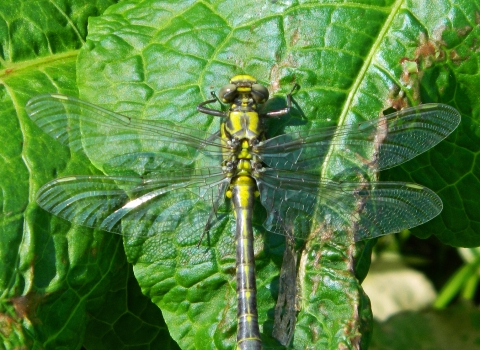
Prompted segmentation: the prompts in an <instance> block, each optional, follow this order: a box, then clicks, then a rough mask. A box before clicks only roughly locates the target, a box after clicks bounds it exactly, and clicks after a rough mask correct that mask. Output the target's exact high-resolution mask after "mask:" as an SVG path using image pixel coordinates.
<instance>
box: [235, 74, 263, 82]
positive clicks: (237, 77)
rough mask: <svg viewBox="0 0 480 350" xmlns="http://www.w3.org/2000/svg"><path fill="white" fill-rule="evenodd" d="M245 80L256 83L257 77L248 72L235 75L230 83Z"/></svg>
mask: <svg viewBox="0 0 480 350" xmlns="http://www.w3.org/2000/svg"><path fill="white" fill-rule="evenodd" d="M243 81H248V82H251V83H256V82H257V79H255V78H254V77H252V76H251V75H248V74H239V75H235V76H234V77H233V78H232V79H230V83H232V84H235V83H238V82H243Z"/></svg>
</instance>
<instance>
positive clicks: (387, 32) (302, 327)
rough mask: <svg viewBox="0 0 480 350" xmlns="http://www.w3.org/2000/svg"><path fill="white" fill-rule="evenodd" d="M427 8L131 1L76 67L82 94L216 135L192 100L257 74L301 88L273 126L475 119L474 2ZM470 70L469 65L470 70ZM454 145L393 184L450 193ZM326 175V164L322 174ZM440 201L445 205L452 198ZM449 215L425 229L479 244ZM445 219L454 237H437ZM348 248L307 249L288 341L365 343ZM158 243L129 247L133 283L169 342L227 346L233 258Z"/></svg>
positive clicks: (268, 300) (266, 242)
mask: <svg viewBox="0 0 480 350" xmlns="http://www.w3.org/2000/svg"><path fill="white" fill-rule="evenodd" d="M422 6H423V5H422V3H420V2H415V1H412V2H391V3H387V4H379V3H378V2H374V1H372V2H371V3H370V2H368V1H367V2H362V4H358V3H355V2H352V3H347V4H345V3H341V4H335V3H322V2H316V1H315V2H303V3H301V4H299V3H296V4H283V3H271V4H268V5H265V6H264V7H262V8H261V9H259V8H258V4H257V3H253V2H252V3H251V4H250V3H249V2H242V3H241V4H240V3H238V2H237V3H236V5H235V4H232V3H231V2H228V3H227V2H216V1H213V2H209V3H204V2H193V1H192V2H181V3H172V4H167V3H165V2H161V3H160V2H156V1H126V2H122V3H121V4H119V5H118V6H115V7H112V8H111V9H109V11H108V14H106V15H104V16H102V17H99V18H98V19H95V20H94V21H92V22H91V27H90V33H89V37H88V41H87V45H86V46H85V48H84V50H82V52H81V55H80V59H79V87H80V91H81V95H82V97H83V98H85V99H87V100H89V101H92V102H94V103H97V104H100V105H102V106H104V107H106V108H108V109H112V110H115V111H120V112H123V113H125V114H129V115H132V116H137V117H140V118H146V119H155V120H156V119H166V120H173V121H175V122H177V123H180V124H182V125H186V126H191V127H197V128H198V127H200V128H202V129H204V130H210V131H212V132H214V131H215V130H217V128H218V120H216V119H215V118H208V117H205V116H202V115H199V114H198V113H197V112H196V109H195V106H196V105H197V104H198V103H199V102H201V101H203V100H205V99H207V98H208V97H209V92H210V91H211V90H212V89H218V88H219V87H220V86H221V85H222V84H224V83H226V82H227V81H228V80H229V78H230V77H231V76H233V75H235V74H238V73H243V72H245V73H248V74H252V75H254V76H255V77H257V78H258V79H259V80H260V81H261V82H263V83H265V84H267V85H268V86H269V87H270V90H271V91H273V92H274V93H285V92H286V91H288V90H289V89H290V88H291V86H292V84H293V83H294V82H297V83H299V84H300V85H301V90H300V91H299V92H298V93H297V94H296V95H295V101H296V103H297V107H298V108H297V111H298V110H300V111H301V113H300V114H303V115H304V116H305V118H304V119H303V120H300V119H291V120H286V121H285V120H284V121H283V123H284V124H282V126H281V127H279V126H278V125H277V126H276V128H275V129H274V130H282V131H288V130H293V129H295V128H302V129H305V128H309V127H312V126H318V125H327V124H338V125H342V124H345V123H351V122H354V121H357V120H363V119H368V118H374V117H376V116H377V115H378V114H379V113H380V112H381V111H382V110H386V109H388V108H389V107H391V106H394V107H396V108H399V107H403V106H405V105H412V104H418V103H421V102H422V103H426V102H443V103H448V104H451V105H453V106H455V107H457V108H459V109H460V110H461V111H462V112H463V117H464V122H465V121H466V123H467V125H472V122H471V119H470V118H471V116H472V110H473V108H476V105H475V102H476V100H475V97H476V96H475V95H474V94H473V93H471V92H470V96H469V98H466V95H467V93H466V92H467V91H468V90H465V93H463V94H460V93H459V91H461V90H462V88H461V86H462V84H461V81H462V79H465V80H466V82H467V81H471V84H473V78H470V79H469V77H474V76H475V74H477V71H476V69H477V67H476V65H475V63H476V61H477V59H478V54H477V53H476V48H475V45H476V44H475V43H476V42H477V40H478V32H477V26H476V22H475V21H476V17H475V16H476V15H475V11H476V10H477V4H476V3H473V2H469V3H463V2H455V4H452V3H451V2H442V3H439V4H438V5H437V6H435V7H434V8H430V7H429V8H428V10H426V9H423V8H422ZM468 48H469V49H468ZM467 49H468V50H467ZM467 67H471V68H470V70H471V71H470V73H469V74H470V75H468V76H465V75H464V74H463V71H465V70H466V69H468V68H467ZM82 72H83V74H82ZM98 91H101V92H102V93H101V94H99V93H98ZM471 91H475V90H474V89H472V90H471ZM465 125H466V124H463V125H462V128H461V129H460V131H461V130H463V128H464V127H465ZM467 129H468V127H467ZM473 132H474V131H472V132H470V133H469V135H470V138H471V140H470V142H471V143H470V145H471V146H470V148H472V149H474V148H475V147H476V142H475V140H476V139H475V138H473V137H474V136H475V135H474V134H473ZM461 139H462V136H461V135H460V134H459V132H457V133H455V134H454V135H452V136H451V137H450V138H449V140H447V141H446V142H444V143H443V144H442V145H441V146H439V147H438V149H434V150H432V151H431V152H428V153H427V154H426V155H424V156H422V157H421V158H419V159H420V160H414V161H412V162H410V163H408V164H406V165H404V166H403V167H402V168H401V170H400V169H399V168H398V169H394V170H392V171H391V173H390V174H389V176H391V177H392V178H393V177H396V178H397V179H402V178H400V177H399V176H398V174H401V173H405V172H408V173H410V174H414V176H412V178H413V179H414V180H415V181H416V182H419V183H421V184H425V185H427V186H430V187H432V188H434V189H435V190H437V191H438V192H440V194H441V195H443V194H446V193H447V192H448V191H449V188H450V191H451V189H452V188H455V184H456V183H457V181H458V179H459V177H460V176H461V175H462V174H466V173H467V172H468V171H471V170H470V169H474V167H472V164H473V161H474V159H473V157H470V158H469V159H468V158H467V159H465V157H462V162H463V163H464V164H462V166H461V167H457V166H456V163H457V162H458V153H462V149H463V147H460V146H461V143H462V142H460V140H461ZM331 164H334V161H333V160H332V162H331ZM449 168H454V169H461V168H463V169H464V171H463V172H461V170H458V171H455V172H454V173H456V174H455V175H452V174H451V173H450V174H449V175H446V174H444V171H443V172H442V171H441V170H442V169H449ZM467 169H468V170H467ZM334 172H335V169H333V168H329V166H328V164H325V174H326V175H327V176H328V175H331V174H333V173H334ZM406 179H408V176H406V177H404V178H403V180H406ZM447 179H449V180H447ZM472 185H474V184H472ZM454 191H455V190H454ZM459 198H461V197H459ZM444 199H446V200H445V206H446V207H448V206H449V204H450V201H449V197H448V196H444ZM460 203H461V201H460ZM452 204H453V203H452ZM457 204H458V201H457ZM465 205H466V203H465ZM451 210H452V209H450V210H446V211H445V213H446V215H447V216H446V217H444V216H442V217H441V218H438V219H436V221H434V222H433V223H431V224H429V225H425V226H423V227H422V228H421V230H422V232H423V233H422V234H423V235H429V234H432V233H434V234H440V233H442V234H443V235H442V236H440V237H443V239H444V240H445V241H448V242H449V243H451V244H456V245H462V244H470V245H474V244H478V243H480V236H478V237H475V236H474V235H473V234H468V232H467V231H466V230H463V231H459V230H458V227H459V226H462V227H464V228H465V227H466V226H468V225H469V224H472V226H473V222H474V221H475V219H473V217H478V214H479V211H478V209H476V208H475V209H474V208H473V207H472V209H471V210H470V212H471V218H470V219H473V220H470V221H469V220H468V219H467V217H466V216H467V215H468V214H466V213H464V214H463V216H464V217H463V218H462V221H461V222H459V221H454V222H451V221H452V220H451V219H450V220H449V218H452V214H451ZM258 212H259V213H258V220H257V224H258V225H256V228H257V236H256V244H257V246H256V250H257V251H258V253H257V260H256V263H257V273H258V284H259V302H258V303H259V308H260V323H261V325H262V326H263V330H264V337H265V338H264V340H265V341H266V343H269V344H270V340H269V334H270V332H271V327H272V313H273V306H274V303H275V300H276V292H275V291H276V286H277V280H276V276H278V269H279V262H278V261H279V258H280V252H281V246H279V243H278V242H279V240H278V239H277V238H275V237H272V236H271V235H270V234H268V233H266V232H265V231H264V230H263V229H262V228H261V226H260V224H261V220H262V210H261V208H259V209H258ZM192 215H194V214H192ZM442 221H443V223H444V224H443V227H447V229H448V230H449V231H448V232H447V230H446V229H444V228H442V230H441V232H440V231H439V229H438V227H439V223H440V224H441V223H442ZM449 221H450V222H451V223H450V224H449ZM219 232H220V233H221V234H222V235H223V237H228V235H230V236H229V237H232V232H233V226H232V224H224V225H223V226H222V228H221V230H220V231H219ZM199 234H200V233H199ZM214 235H215V234H214ZM230 240H231V239H230ZM342 244H345V242H343V243H342V239H341V238H340V239H339V238H338V237H336V238H335V239H333V241H328V240H327V242H322V243H319V245H316V244H314V243H313V242H311V244H310V245H309V248H308V252H307V253H304V255H303V257H304V259H303V260H302V262H301V266H300V269H301V271H303V270H305V271H304V273H303V274H302V276H304V280H302V281H301V287H302V291H303V292H302V295H301V296H302V301H303V306H304V308H303V311H302V312H301V313H300V314H299V317H298V326H297V333H296V335H295V340H294V344H295V345H294V346H298V347H302V346H304V345H305V346H306V345H310V346H314V347H317V348H318V347H322V348H338V347H339V346H346V347H354V346H355V344H357V343H359V342H360V341H361V340H360V338H359V334H360V333H362V332H363V330H362V327H364V324H365V323H364V322H363V321H362V320H363V318H362V315H363V314H365V315H366V317H367V319H368V312H367V313H365V311H362V310H364V309H363V308H362V307H361V306H359V305H363V302H362V301H361V300H363V299H362V298H363V297H362V293H361V290H360V287H359V285H358V282H357V280H356V279H355V278H354V276H353V275H352V274H350V273H349V271H351V264H352V259H353V255H354V252H353V251H350V250H348V249H347V248H345V247H344V248H343V249H340V248H339V247H342ZM162 248H163V249H166V248H165V247H163V246H162V245H161V242H159V241H158V240H144V241H140V242H139V241H137V240H135V241H133V242H132V241H128V240H127V241H126V250H127V255H128V257H129V259H130V260H131V261H132V262H134V263H136V265H135V274H136V276H137V278H138V280H139V283H140V285H141V286H142V288H143V291H144V293H146V294H147V295H149V296H150V297H151V298H152V300H154V301H155V303H157V305H159V306H160V307H161V308H162V311H163V313H164V316H165V318H166V320H167V323H168V324H169V326H170V330H171V333H172V336H173V337H174V338H175V339H176V340H177V341H178V342H179V344H181V346H182V347H184V348H196V349H213V348H229V347H231V346H233V343H234V338H235V329H236V322H235V313H236V311H235V303H236V300H235V292H234V290H235V281H234V274H233V266H234V265H233V264H234V263H233V259H232V256H231V255H227V256H220V257H217V259H215V258H212V260H206V261H204V262H203V264H199V265H196V266H194V267H192V266H181V267H179V268H177V269H172V268H170V267H164V266H163V265H162V263H161V261H162V256H163V255H162V253H161V251H162ZM217 248H219V247H218V246H217ZM217 251H220V249H218V250H217ZM315 257H316V258H315ZM318 259H320V260H318ZM315 261H316V264H317V265H313V266H318V268H317V270H315V271H311V270H310V268H311V266H312V264H313V262H315ZM331 280H333V281H335V283H334V282H332V281H331ZM318 281H322V282H323V283H319V282H318ZM328 281H330V282H328ZM322 286H323V287H322ZM325 286H328V287H327V288H325ZM320 287H322V288H320ZM319 288H320V289H319ZM206 333H207V334H208V335H209V336H208V337H207V338H206V337H205V334H206ZM271 344H274V343H273V342H272V343H271ZM340 344H343V345H340ZM272 346H273V345H272Z"/></svg>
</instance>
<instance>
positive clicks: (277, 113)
mask: <svg viewBox="0 0 480 350" xmlns="http://www.w3.org/2000/svg"><path fill="white" fill-rule="evenodd" d="M299 87H300V85H298V84H297V83H295V84H294V85H293V87H292V90H290V92H289V93H288V94H287V107H285V108H282V109H277V110H275V111H270V112H267V113H265V114H262V117H280V116H282V115H285V114H287V113H289V112H290V108H292V94H293V93H294V91H295V90H296V89H298V88H299Z"/></svg>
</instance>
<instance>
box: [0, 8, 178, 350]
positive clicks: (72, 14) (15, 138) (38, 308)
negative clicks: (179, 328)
mask: <svg viewBox="0 0 480 350" xmlns="http://www.w3.org/2000/svg"><path fill="white" fill-rule="evenodd" d="M113 2H114V1H89V2H85V1H64V2H55V3H53V2H51V1H35V2H32V1H16V2H7V3H4V4H2V7H1V9H0V13H1V14H2V21H1V24H0V28H1V29H0V42H1V48H2V50H1V59H0V66H1V72H0V77H1V78H0V79H1V82H2V84H1V87H0V91H1V102H0V103H1V105H2V109H1V111H2V112H1V116H2V121H3V122H2V125H1V127H0V138H1V140H2V144H3V147H2V148H1V150H0V153H1V159H2V163H1V166H0V169H1V175H2V176H1V179H0V183H1V188H2V191H1V192H0V193H1V194H0V196H1V203H2V207H1V208H2V211H1V215H0V220H1V223H2V235H1V236H0V237H1V238H0V259H1V261H2V264H1V268H0V276H1V277H0V290H1V298H0V329H1V331H0V337H1V340H0V343H1V344H2V345H3V348H28V349H38V348H43V349H62V348H63V349H79V348H80V347H81V346H82V345H83V344H84V342H86V341H85V338H87V339H91V337H92V335H91V333H92V331H94V332H95V335H94V337H96V339H97V343H98V342H100V341H101V342H103V344H111V343H112V336H111V334H109V333H108V331H106V328H108V327H110V333H111V332H112V330H113V329H114V330H115V331H116V332H118V333H121V334H122V335H123V338H122V339H120V340H117V342H116V343H115V344H116V348H121V347H124V348H128V347H129V346H132V345H135V346H138V344H149V343H151V344H153V345H154V344H158V343H163V344H169V343H171V342H172V340H171V339H170V337H169V336H168V333H167V332H166V331H165V325H164V323H163V320H162V318H161V315H159V312H158V308H157V307H156V306H155V305H153V304H152V303H151V301H150V300H149V299H147V298H145V297H143V298H141V297H138V295H137V298H136V303H139V306H137V307H132V306H130V305H126V304H125V303H124V301H125V299H126V297H127V295H129V293H132V291H135V290H136V289H137V290H138V286H136V287H135V285H132V282H129V284H127V280H126V274H125V272H126V271H128V270H127V268H126V267H125V265H126V259H125V254H124V252H123V247H122V240H121V237H117V236H115V235H110V234H107V235H105V234H104V233H102V232H93V231H92V230H88V229H85V228H80V227H72V226H71V225H70V224H68V223H66V222H65V221H64V220H59V219H58V218H55V217H52V216H51V215H48V214H47V213H46V212H45V211H44V210H42V209H40V208H39V207H38V206H37V205H36V203H35V201H34V199H35V193H36V191H37V190H38V188H39V187H40V186H41V185H43V184H45V183H46V182H48V181H49V180H51V179H53V178H55V177H57V176H59V175H62V174H72V173H98V171H97V170H96V169H95V168H94V167H93V166H92V165H91V163H90V162H89V161H88V159H86V158H85V157H82V156H79V155H76V154H72V153H70V152H69V150H68V149H67V148H66V147H63V146H61V145H60V144H59V143H57V142H56V141H55V140H53V139H51V138H50V137H49V136H47V135H46V134H45V133H43V132H42V131H41V130H40V129H39V128H38V127H37V126H36V125H34V123H33V122H32V121H31V120H30V118H28V116H27V115H26V113H25V111H24V106H25V103H26V102H27V101H28V100H29V99H30V98H31V97H33V96H35V95H38V94H40V93H46V92H60V93H64V94H69V95H73V96H75V95H78V90H77V86H76V59H77V56H78V53H79V51H78V49H79V48H80V47H81V46H82V45H83V44H84V42H85V37H86V33H87V19H88V18H89V17H90V16H95V15H99V14H100V13H102V12H103V11H104V10H105V9H106V8H107V7H108V6H110V5H111V4H112V3H113ZM119 281H120V282H119ZM122 281H123V289H122V288H119V287H118V283H122ZM115 283H116V284H117V285H116V286H115V287H112V286H111V284H115ZM111 288H115V289H114V291H115V293H114V292H113V291H112V289H111ZM135 288H136V289H135ZM108 293H110V294H108ZM137 294H138V293H137ZM107 297H108V298H109V299H108V300H109V301H110V302H111V303H112V304H116V305H117V307H116V308H114V309H109V310H104V312H103V315H102V316H103V319H102V320H105V318H107V319H108V322H110V323H108V322H107V321H103V322H104V323H103V327H101V330H102V332H104V333H100V331H99V328H100V327H98V328H95V327H93V326H92V325H91V323H89V320H90V316H89V315H92V314H94V313H95V311H97V310H98V308H99V305H102V304H103V303H105V300H106V298H107ZM122 301H123V303H121V302H122ZM140 305H141V306H140ZM152 310H153V311H155V312H157V314H156V315H155V314H153V315H154V316H155V317H156V319H155V320H152ZM128 317H130V318H135V323H136V327H135V329H136V330H137V333H136V334H132V332H129V329H130V328H129V325H128V324H122V320H124V319H125V318H128ZM92 322H93V321H92ZM95 322H96V324H97V325H98V323H99V322H98V320H95ZM147 330H148V331H150V335H149V337H148V338H147V337H143V339H141V340H140V341H139V340H138V337H139V334H141V333H142V332H145V331H147ZM101 342H100V343H101ZM87 343H92V342H91V341H89V342H87ZM175 347H176V346H175V345H174V346H170V348H175ZM92 348H93V346H92ZM97 348H98V347H97ZM100 348H102V349H105V347H100ZM165 348H167V347H165Z"/></svg>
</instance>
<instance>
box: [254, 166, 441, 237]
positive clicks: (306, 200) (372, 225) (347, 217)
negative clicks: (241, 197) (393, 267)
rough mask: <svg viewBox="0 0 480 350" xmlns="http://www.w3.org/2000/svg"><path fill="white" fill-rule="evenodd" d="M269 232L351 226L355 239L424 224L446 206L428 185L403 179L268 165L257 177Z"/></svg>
mask: <svg viewBox="0 0 480 350" xmlns="http://www.w3.org/2000/svg"><path fill="white" fill-rule="evenodd" d="M257 184H258V188H259V190H260V199H261V202H262V204H263V206H264V207H265V208H266V209H267V215H268V217H267V220H266V221H265V223H264V226H265V228H266V229H268V230H269V231H272V232H275V233H279V234H284V235H289V234H291V233H292V232H293V233H294V234H295V237H297V238H307V236H308V235H309V234H310V233H311V232H312V230H313V229H315V228H318V227H325V229H327V230H328V229H329V230H334V231H337V230H344V229H349V228H352V227H353V229H354V233H355V240H357V241H358V240H363V239H370V238H375V237H379V236H382V235H386V234H389V233H394V232H399V231H401V230H404V229H408V228H412V227H415V226H418V225H420V224H423V223H425V222H427V221H429V220H431V219H433V218H434V217H435V216H437V215H438V214H439V213H440V212H441V210H442V201H441V200H440V198H439V197H438V196H437V195H436V194H435V193H434V192H433V191H431V190H429V189H428V188H426V187H423V186H421V185H417V184H411V183H402V182H359V183H342V182H335V181H328V180H326V181H320V180H319V178H318V176H316V175H311V174H299V173H295V172H289V171H282V170H276V169H266V170H265V171H264V172H263V173H262V174H261V177H259V178H258V179H257Z"/></svg>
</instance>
